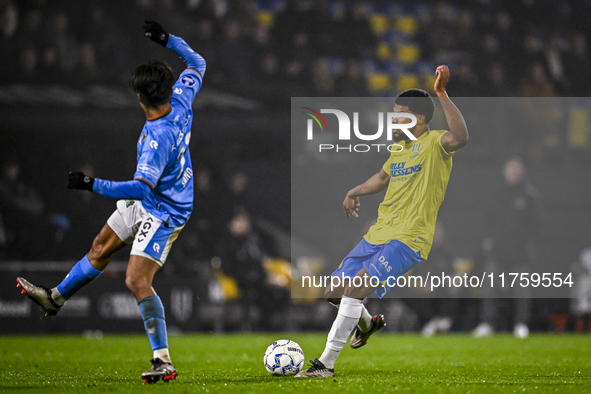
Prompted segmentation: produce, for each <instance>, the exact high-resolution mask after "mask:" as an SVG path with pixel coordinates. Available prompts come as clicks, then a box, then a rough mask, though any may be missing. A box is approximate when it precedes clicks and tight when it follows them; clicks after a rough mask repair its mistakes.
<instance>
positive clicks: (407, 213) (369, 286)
mask: <svg viewBox="0 0 591 394" xmlns="http://www.w3.org/2000/svg"><path fill="white" fill-rule="evenodd" d="M435 74H436V75H437V79H436V81H435V89H434V90H435V93H437V97H439V100H440V102H441V106H442V107H443V112H444V113H445V118H446V119H447V124H448V125H449V131H447V132H446V131H444V130H429V122H430V121H431V119H432V118H433V114H434V112H435V103H434V102H433V99H432V98H431V96H430V95H429V93H427V92H426V91H424V90H420V89H410V90H407V91H405V92H403V93H401V94H400V95H399V96H398V97H397V98H396V100H395V105H394V112H406V113H411V114H413V115H414V116H416V118H417V124H416V125H415V126H414V127H412V128H410V129H409V130H410V132H411V133H412V134H413V135H414V136H415V137H416V140H411V139H410V138H409V137H408V136H407V135H406V134H404V133H403V132H402V131H401V130H399V129H396V131H394V133H393V134H394V139H395V141H396V142H397V143H398V144H400V145H402V146H403V149H402V150H401V151H399V152H396V151H395V150H396V149H393V152H392V153H391V154H390V158H389V159H388V161H386V163H385V164H384V165H383V167H382V168H381V169H380V171H379V172H378V173H377V174H375V175H373V176H372V177H371V178H369V179H368V180H367V181H365V182H364V183H363V184H361V185H359V186H357V187H354V188H353V189H351V190H349V192H348V193H347V196H346V197H345V201H344V202H343V207H344V209H345V213H346V214H347V216H348V217H351V216H353V217H358V211H359V207H360V204H359V197H360V196H366V195H369V194H375V193H378V192H381V191H383V190H384V189H386V188H387V192H386V196H385V197H384V201H383V202H382V203H381V204H380V207H379V210H378V220H377V222H376V224H374V225H373V226H372V227H371V228H370V229H369V231H368V232H367V234H366V235H365V237H364V238H363V239H362V240H361V241H360V242H359V243H358V244H357V246H355V247H354V248H353V250H352V251H351V252H350V253H349V254H348V255H347V257H345V259H344V260H343V262H342V263H341V265H340V266H339V267H338V268H337V270H336V271H334V272H333V274H332V275H333V276H337V277H340V278H343V277H350V278H353V279H352V280H350V281H347V282H346V284H344V285H343V286H341V287H338V288H333V287H332V286H328V287H327V288H326V292H325V295H326V298H327V299H328V301H330V302H332V303H333V304H335V305H338V304H340V305H339V312H338V314H337V317H336V319H335V321H334V323H333V325H332V328H331V330H330V332H329V333H328V340H327V342H326V347H325V349H324V352H323V353H322V355H321V356H320V358H318V359H315V360H314V361H313V362H312V366H311V367H310V368H308V369H307V370H305V371H301V372H300V373H298V374H297V375H296V377H332V376H334V364H335V362H336V359H337V357H338V355H339V353H340V351H341V350H342V349H343V347H344V346H345V343H346V342H347V339H348V338H349V335H350V334H351V332H353V335H352V337H351V347H353V348H355V349H356V348H360V347H362V346H363V345H365V344H366V342H367V340H368V338H369V336H370V335H371V334H373V333H374V332H376V331H377V330H379V329H380V328H382V327H384V318H383V316H381V315H376V316H373V317H372V316H371V315H370V314H369V312H368V311H367V309H365V307H364V306H363V299H364V298H365V297H367V296H368V295H369V294H371V292H372V291H375V292H376V294H377V295H378V296H379V297H380V298H382V297H383V296H384V295H385V294H386V292H387V291H388V290H389V288H390V287H391V286H392V285H393V284H394V283H395V279H396V278H398V277H399V276H401V275H403V274H404V273H405V272H406V271H408V270H410V269H411V268H412V267H414V266H415V265H417V264H418V263H420V262H421V261H423V260H424V259H426V258H427V257H428V255H429V251H430V250H431V243H432V241H433V233H434V231H435V222H436V220H437V212H438V210H439V206H440V205H441V203H442V202H443V198H444V196H445V189H446V187H447V182H448V181H449V176H450V173H451V167H452V156H453V154H454V153H455V152H456V151H457V150H458V149H460V148H462V147H463V146H464V145H466V143H467V142H468V129H467V127H466V122H465V121H464V118H463V116H462V114H461V113H460V111H459V110H458V108H457V107H456V106H455V105H454V104H453V103H452V102H451V100H450V99H449V96H448V95H447V92H446V91H445V87H446V86H447V82H448V81H449V69H448V68H447V66H439V67H437V70H436V72H435ZM393 122H394V123H400V124H402V123H410V122H411V119H410V118H402V117H401V118H394V119H393ZM355 277H361V278H358V279H361V280H356V279H355ZM370 278H373V280H369V279H370ZM376 278H377V279H376ZM377 282H379V283H377ZM359 284H361V285H359Z"/></svg>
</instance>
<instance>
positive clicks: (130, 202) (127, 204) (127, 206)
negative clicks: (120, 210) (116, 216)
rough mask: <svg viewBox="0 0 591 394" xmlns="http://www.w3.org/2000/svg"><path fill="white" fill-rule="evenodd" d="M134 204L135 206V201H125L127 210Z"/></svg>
mask: <svg viewBox="0 0 591 394" xmlns="http://www.w3.org/2000/svg"><path fill="white" fill-rule="evenodd" d="M133 204H135V200H125V208H129V207H131V206H132V205H133Z"/></svg>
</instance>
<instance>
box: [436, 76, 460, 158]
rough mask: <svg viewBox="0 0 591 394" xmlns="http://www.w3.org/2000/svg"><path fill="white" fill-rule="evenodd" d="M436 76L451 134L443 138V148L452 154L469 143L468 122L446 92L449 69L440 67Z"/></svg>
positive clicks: (439, 94)
mask: <svg viewBox="0 0 591 394" xmlns="http://www.w3.org/2000/svg"><path fill="white" fill-rule="evenodd" d="M435 74H436V75H437V80H436V81H435V93H436V94H437V97H439V101H440V102H441V106H442V107H443V112H444V113H445V119H447V124H448V125H449V133H445V134H444V135H443V136H442V137H441V145H443V148H444V149H445V150H446V151H447V152H449V153H451V152H455V151H457V150H458V149H460V148H461V147H463V146H464V145H466V144H467V143H468V128H467V127H466V121H465V120H464V117H463V116H462V113H461V112H460V110H459V109H458V108H457V107H456V106H455V105H454V103H452V102H451V100H450V99H449V96H448V95H447V92H446V91H445V87H446V86H447V82H448V81H449V68H448V67H447V66H439V67H437V71H435Z"/></svg>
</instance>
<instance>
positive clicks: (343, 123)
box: [302, 107, 417, 153]
mask: <svg viewBox="0 0 591 394" xmlns="http://www.w3.org/2000/svg"><path fill="white" fill-rule="evenodd" d="M302 108H304V109H305V110H306V111H305V112H303V113H304V114H306V115H308V116H309V117H310V118H309V119H308V121H307V138H308V140H309V141H311V140H313V139H314V124H315V123H316V124H317V125H318V127H317V128H320V131H321V132H329V130H328V124H327V123H326V119H325V118H324V116H322V114H332V115H335V116H336V117H337V121H338V124H339V127H338V139H339V141H351V119H350V118H349V115H347V114H346V113H345V112H344V111H341V110H338V109H321V110H320V112H318V111H316V110H314V109H312V108H309V107H302ZM401 118H403V119H410V122H409V123H398V121H397V122H394V119H397V120H399V119H401ZM384 119H385V122H384ZM384 123H385V124H386V127H384ZM416 124H417V118H416V116H414V115H413V114H410V113H406V112H386V113H384V112H378V130H377V131H376V132H374V133H373V134H364V133H362V132H361V131H360V130H359V112H353V134H354V136H355V138H357V139H359V140H361V141H375V140H377V139H379V138H381V137H382V134H383V133H384V129H385V130H386V138H387V140H388V141H393V140H395V138H394V130H400V131H402V132H403V133H404V134H405V135H406V137H408V138H409V139H411V140H414V141H416V139H417V138H416V137H415V136H414V135H413V134H412V133H411V132H410V129H411V128H413V127H414V126H416ZM381 147H385V148H386V149H387V150H388V151H389V152H401V151H402V150H403V149H404V148H403V146H402V145H400V144H396V143H393V144H389V145H388V144H355V145H352V144H349V145H339V144H336V145H335V144H326V143H322V144H318V151H319V152H323V151H331V150H332V151H334V152H342V151H346V152H361V153H364V152H369V151H371V150H372V148H375V149H377V151H378V152H379V151H380V148H381Z"/></svg>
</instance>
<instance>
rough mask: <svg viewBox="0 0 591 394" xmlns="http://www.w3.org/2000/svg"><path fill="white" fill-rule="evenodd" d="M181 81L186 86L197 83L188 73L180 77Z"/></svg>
mask: <svg viewBox="0 0 591 394" xmlns="http://www.w3.org/2000/svg"><path fill="white" fill-rule="evenodd" d="M181 82H182V84H183V85H185V86H188V87H193V86H195V84H196V83H197V81H195V78H193V77H192V76H190V75H185V76H183V77H182V78H181Z"/></svg>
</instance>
